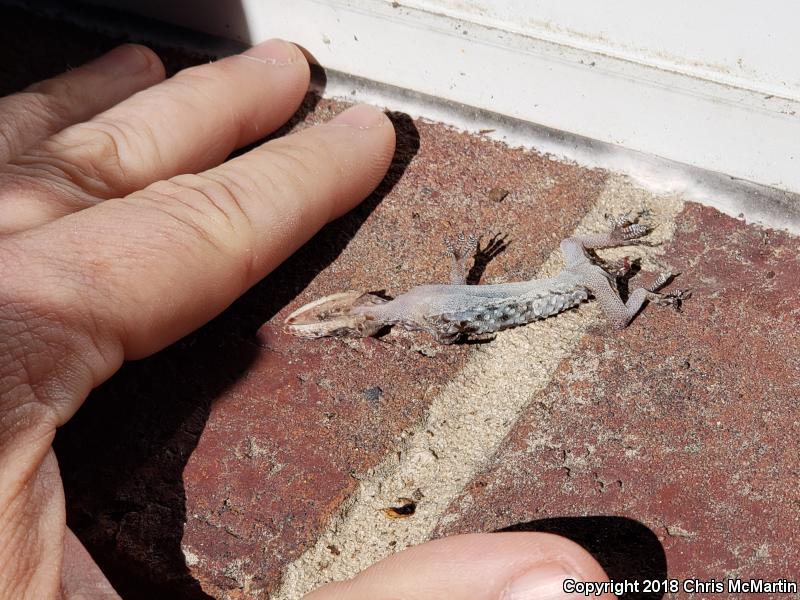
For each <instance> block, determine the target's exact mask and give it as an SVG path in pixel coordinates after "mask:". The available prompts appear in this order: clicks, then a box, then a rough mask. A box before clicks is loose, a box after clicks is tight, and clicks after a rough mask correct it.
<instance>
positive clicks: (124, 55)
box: [85, 44, 165, 84]
mask: <svg viewBox="0 0 800 600" xmlns="http://www.w3.org/2000/svg"><path fill="white" fill-rule="evenodd" d="M85 68H86V69H87V70H89V71H95V72H98V73H102V74H103V75H105V76H107V77H114V78H122V77H137V78H146V79H147V80H148V83H150V84H152V83H156V82H158V81H161V80H162V79H164V77H165V70H164V64H163V63H162V62H161V59H160V58H159V57H158V55H157V54H156V53H155V52H153V51H152V50H151V49H150V48H148V47H147V46H142V45H141V44H122V45H120V46H117V47H116V48H113V49H112V50H109V51H108V52H106V53H105V54H103V55H101V56H99V57H97V58H95V59H94V60H92V61H90V62H88V63H86V65H85Z"/></svg>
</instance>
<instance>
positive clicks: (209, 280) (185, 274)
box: [5, 106, 394, 418]
mask: <svg viewBox="0 0 800 600" xmlns="http://www.w3.org/2000/svg"><path fill="white" fill-rule="evenodd" d="M393 152H394V129H393V128H392V125H391V122H390V121H389V120H388V118H387V117H386V116H385V115H384V114H383V113H381V112H379V111H378V110H376V109H374V108H370V107H367V106H358V107H355V108H352V109H350V110H348V111H345V112H344V113H342V114H341V115H339V116H338V117H337V118H336V119H334V120H333V121H332V122H331V123H328V124H325V125H320V126H317V127H313V128H309V129H306V130H304V131H302V132H300V133H297V134H294V135H290V136H286V137H283V138H280V139H276V140H274V141H271V142H268V143H266V144H264V145H262V146H261V147H259V148H257V149H255V150H252V151H250V152H248V153H246V154H244V155H242V156H240V157H238V158H236V159H233V160H231V161H228V162H227V163H225V164H223V165H221V166H219V167H217V168H215V169H212V170H210V171H207V172H205V173H203V174H201V175H182V176H179V177H176V178H174V179H172V180H170V181H165V182H160V183H157V184H154V185H152V186H150V187H149V188H148V189H146V190H144V191H143V192H140V193H137V194H134V195H132V196H129V197H127V198H122V199H116V200H109V201H108V202H104V203H102V204H99V205H97V206H94V207H92V208H90V209H87V210H84V211H81V212H78V213H75V214H72V215H69V216H67V217H65V218H63V219H59V220H58V221H55V222H54V223H51V224H49V225H46V226H44V227H39V228H37V229H34V230H32V231H29V232H26V233H25V234H23V235H18V236H13V237H11V238H7V239H6V244H7V245H10V244H13V253H14V255H15V256H19V257H26V258H25V259H24V260H25V262H26V264H25V266H24V267H19V269H18V270H19V271H21V272H25V273H26V274H27V275H26V276H25V277H24V278H23V277H20V278H16V279H15V281H14V282H13V284H12V283H11V282H7V284H6V288H5V289H6V291H8V290H9V289H13V290H14V293H15V296H16V297H17V298H24V299H25V300H24V302H25V303H26V304H27V305H31V304H32V305H33V306H36V307H39V308H38V309H33V312H37V310H38V311H39V312H41V311H44V310H47V311H48V314H52V313H57V314H59V315H61V320H62V321H66V322H80V323H83V325H82V326H83V327H88V328H92V329H91V330H90V331H89V332H88V334H87V335H88V336H89V337H90V338H91V339H92V340H93V345H94V346H96V347H98V348H103V350H102V351H100V353H99V354H100V355H101V356H95V355H93V356H91V357H87V356H82V357H79V360H81V361H82V363H81V364H84V365H85V364H90V365H93V367H92V369H91V370H92V371H93V377H94V380H93V381H91V382H88V383H89V384H90V385H97V384H99V383H100V381H102V380H103V379H105V378H106V377H108V376H110V374H111V373H112V372H113V371H114V370H115V369H116V368H118V366H119V360H120V358H121V357H122V356H124V357H127V358H137V357H141V356H145V355H147V354H151V353H152V352H155V351H156V350H158V349H159V348H162V347H163V346H165V345H167V344H169V343H171V342H172V341H174V340H176V339H178V338H179V337H181V336H182V335H185V334H186V333H188V332H189V331H191V330H192V329H194V328H196V327H198V326H199V325H201V324H202V323H204V322H206V321H207V320H209V319H210V318H212V317H213V316H215V315H216V314H218V313H219V312H221V311H222V310H223V309H224V308H225V307H226V306H228V305H229V304H230V303H231V302H232V301H233V300H234V299H235V298H237V297H238V296H239V295H240V294H241V293H242V292H244V291H245V290H246V289H247V288H249V287H250V286H251V285H253V284H254V283H255V282H256V281H258V280H259V279H261V278H263V277H264V275H266V274H267V273H268V272H269V271H271V270H272V269H274V268H275V267H276V266H277V265H278V264H279V263H280V262H281V261H283V260H284V259H285V258H286V257H287V256H289V255H290V254H291V253H292V252H294V250H296V249H297V248H298V247H299V246H300V245H302V244H303V243H304V242H305V241H306V240H308V239H309V238H310V237H311V236H312V235H313V234H314V233H315V232H316V231H317V230H319V228H320V227H322V226H323V225H324V224H325V223H327V222H328V221H329V220H331V219H333V218H335V217H337V216H339V215H341V214H342V213H344V212H345V211H347V210H349V209H350V208H351V207H353V206H354V205H355V204H356V203H357V202H359V201H360V200H362V199H363V198H365V197H366V196H367V195H368V194H369V193H370V192H371V191H372V190H373V189H374V188H375V187H376V186H377V184H378V183H379V182H380V180H381V179H382V177H383V176H384V174H385V172H386V170H387V168H388V166H389V163H390V161H391V157H392V155H393ZM31 274H34V275H31ZM55 304H58V305H59V306H61V308H54V305H55ZM42 307H43V308H42ZM67 313H68V314H67ZM79 333H80V334H86V331H81V332H79ZM77 352H86V350H85V349H83V350H78V351H77ZM108 357H113V358H111V359H109V358H108ZM104 361H105V362H104ZM97 364H100V366H99V367H95V366H94V365H97ZM84 383H86V382H84ZM79 391H81V392H82V391H83V390H79ZM61 395H62V396H63V395H65V394H61ZM74 395H75V396H77V397H78V398H82V397H83V396H82V395H81V394H78V393H77V392H76V393H75V394H74ZM73 408H76V406H75V407H73ZM69 414H71V413H70V412H69V411H67V414H66V415H65V417H64V418H66V416H68V415H69Z"/></svg>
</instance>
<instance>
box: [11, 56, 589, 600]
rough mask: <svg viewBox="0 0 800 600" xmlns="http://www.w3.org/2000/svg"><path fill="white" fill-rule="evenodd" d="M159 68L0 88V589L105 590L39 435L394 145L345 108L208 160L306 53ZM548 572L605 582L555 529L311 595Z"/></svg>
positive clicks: (326, 211) (170, 337) (466, 540)
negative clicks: (71, 526) (173, 72)
mask: <svg viewBox="0 0 800 600" xmlns="http://www.w3.org/2000/svg"><path fill="white" fill-rule="evenodd" d="M163 78H164V70H163V67H162V65H161V63H160V61H159V60H158V58H157V57H156V56H155V55H154V54H153V53H152V52H151V51H149V50H147V49H146V48H143V47H141V46H132V45H128V46H122V47H120V48H118V49H116V50H114V51H112V52H111V53H109V54H107V55H105V56H104V57H101V59H99V60H97V61H94V62H93V63H90V64H88V65H86V66H84V67H81V68H78V69H75V70H73V71H71V72H69V73H67V74H65V75H62V76H60V77H57V78H55V79H53V80H50V81H47V82H44V83H42V84H37V85H36V86H33V88H31V89H30V90H28V91H26V92H24V93H22V94H18V95H15V96H10V97H7V98H3V99H0V270H2V282H3V284H2V287H0V570H1V571H2V577H0V596H2V597H14V598H20V597H33V598H50V597H55V596H58V595H59V594H61V595H63V596H65V597H75V596H79V595H82V596H83V597H109V596H113V590H112V589H111V587H110V585H109V584H108V582H107V581H106V580H105V578H104V577H103V576H102V574H101V573H100V571H99V569H97V567H96V565H94V563H93V561H92V560H91V558H90V557H89V555H88V554H87V553H86V551H85V550H84V549H83V547H82V546H81V545H80V542H79V541H78V540H77V539H76V538H75V537H74V535H72V534H71V533H70V532H69V531H68V530H67V528H66V524H65V509H64V497H63V489H62V486H61V480H60V476H59V472H58V465H57V463H56V459H55V456H54V454H53V451H52V448H51V443H52V440H53V437H54V435H55V431H56V428H57V427H59V426H60V425H62V424H64V423H65V422H66V421H67V420H68V419H69V418H70V417H71V416H72V415H73V414H74V412H75V411H76V410H77V409H78V407H79V406H80V405H81V403H82V402H83V400H84V399H85V398H86V396H87V394H88V393H89V391H90V390H91V389H92V388H94V387H95V386H97V385H99V384H100V383H101V382H103V381H104V380H106V379H107V378H108V377H110V376H111V375H112V374H113V373H114V371H116V370H117V369H118V368H119V366H120V365H121V363H122V361H124V360H126V359H132V358H140V357H143V356H147V355H148V354H152V353H153V352H156V351H157V350H159V349H160V348H163V347H164V346H166V345H167V344H169V343H171V342H172V341H174V340H176V339H178V338H180V337H181V336H183V335H185V334H186V333H188V332H189V331H191V330H192V329H194V328H196V327H198V326H199V325H201V324H202V323H204V322H206V321H208V320H209V319H211V318H212V317H213V316H214V315H216V314H218V313H219V312H220V311H222V310H223V309H224V308H225V307H226V306H228V305H229V304H230V303H231V302H233V301H234V300H235V299H236V297H237V296H239V295H240V294H241V293H242V292H244V291H245V290H246V289H248V288H249V287H250V286H252V285H253V284H254V283H255V282H257V281H258V280H260V279H261V278H262V277H264V275H266V274H267V273H268V272H269V271H271V270H272V269H274V268H275V267H276V266H277V265H278V264H280V262H281V261H282V260H284V259H285V258H286V257H287V256H289V255H290V254H291V253H292V252H293V251H294V250H295V249H297V248H298V247H299V246H300V245H302V244H303V243H304V242H305V241H306V240H308V239H309V238H310V237H311V236H312V235H313V234H314V233H315V232H316V231H317V230H318V229H319V228H320V227H322V226H323V225H324V224H325V223H327V222H328V221H330V220H331V219H333V218H335V217H337V216H339V215H341V214H342V213H344V212H346V211H347V210H349V209H350V208H351V207H352V206H354V205H355V204H356V203H357V202H359V201H360V200H362V199H363V198H364V197H366V196H367V195H368V194H369V193H370V191H372V190H373V189H374V188H375V186H376V185H377V184H378V183H379V182H380V180H381V178H382V177H383V175H384V174H385V172H386V170H387V168H388V166H389V163H390V161H391V158H392V155H393V151H394V131H393V128H392V126H391V123H390V122H389V121H388V119H387V118H386V117H385V116H384V115H383V114H381V113H380V112H378V111H377V110H375V109H372V108H369V107H364V106H359V107H355V108H353V109H350V110H348V111H345V112H344V113H342V114H341V115H339V116H338V117H337V118H335V119H334V120H333V121H331V122H330V123H328V124H325V125H320V126H317V127H313V128H310V129H307V130H305V131H303V132H300V133H297V134H293V135H290V136H286V137H284V138H280V139H276V140H273V141H270V142H268V143H266V144H263V145H261V146H259V147H258V148H256V149H254V150H251V151H250V152H248V153H246V154H243V155H242V156H239V157H237V158H234V159H231V160H229V161H227V162H224V163H223V162H222V161H223V160H224V159H225V158H226V157H227V156H228V155H229V154H230V152H231V151H232V150H234V149H235V148H238V147H241V146H244V145H246V144H248V143H251V142H253V141H255V140H257V139H259V138H262V137H264V136H265V135H266V134H268V133H269V132H271V131H274V130H275V129H277V128H278V127H279V126H280V125H281V124H283V123H284V122H285V121H286V120H287V119H288V118H289V117H290V116H291V115H292V113H293V112H294V111H295V110H296V109H297V107H298V106H299V104H300V102H301V101H302V99H303V97H304V94H305V92H306V90H307V86H308V79H309V70H308V64H307V63H306V61H305V59H304V58H303V55H302V54H301V53H300V51H299V50H298V49H297V48H296V47H295V46H293V45H291V44H287V43H285V42H280V41H270V42H266V43H264V44H261V45H259V46H257V47H255V48H253V49H251V50H249V51H248V52H246V53H245V54H244V55H240V56H233V57H229V58H226V59H223V60H220V61H218V62H216V63H213V64H209V65H202V66H199V67H194V68H192V69H187V70H185V71H183V72H181V73H180V74H178V75H177V76H175V77H174V78H172V79H170V80H168V81H162V80H163ZM137 92H138V93H137ZM537 569H538V571H537ZM566 572H572V573H574V574H575V577H576V578H579V579H601V578H603V577H604V575H603V573H602V570H601V569H600V567H599V566H598V565H597V564H596V563H595V562H594V561H593V560H592V559H591V558H590V557H589V556H588V554H586V553H585V552H584V551H583V550H581V549H580V548H578V547H577V546H575V545H574V544H572V543H570V542H568V541H566V540H563V539H562V538H557V537H555V536H548V535H545V534H502V535H486V536H461V537H455V538H451V539H448V540H440V541H437V542H433V543H430V544H425V545H423V546H420V547H418V548H415V549H412V550H410V551H407V552H405V553H401V554H398V555H396V556H394V557H392V558H390V559H387V560H386V561H383V562H382V563H379V564H378V565H376V566H375V567H373V568H372V569H370V570H368V571H366V572H365V573H364V574H362V575H361V576H359V577H357V578H355V579H354V580H352V581H351V582H347V583H341V584H334V585H332V586H326V587H325V588H322V589H320V590H318V591H317V592H315V593H314V594H312V595H311V598H314V600H333V599H334V598H344V597H347V598H370V599H372V598H381V597H388V596H391V595H393V596H397V595H398V593H399V592H398V590H407V591H404V592H403V593H402V594H400V595H402V596H403V597H419V598H436V597H447V598H453V599H455V600H458V599H459V598H465V599H466V598H469V599H470V600H481V599H483V598H499V597H500V594H501V593H502V590H504V589H506V588H507V587H508V582H509V581H510V580H511V579H514V578H517V577H518V576H520V575H522V574H525V573H534V575H531V576H530V577H529V578H528V582H529V584H530V583H531V582H533V583H534V584H535V583H536V582H538V583H539V584H542V585H545V582H546V581H547V582H549V583H546V585H549V586H550V587H551V588H552V587H553V585H555V584H554V583H553V582H554V581H556V579H557V578H558V577H559V576H561V575H559V573H566ZM535 573H538V575H536V574H535ZM548 573H549V574H550V575H549V578H548V577H545V575H547V574H548ZM554 573H555V575H554ZM564 576H566V575H564ZM534 587H535V586H534ZM533 589H534V588H530V589H529V591H530V590H533ZM491 594H493V595H491ZM507 597H508V598H527V597H536V598H544V597H549V596H545V595H544V593H543V591H542V588H541V585H540V587H539V590H538V591H537V592H536V593H535V594H534V595H530V594H529V595H527V596H525V595H519V596H513V595H512V596H507ZM552 597H561V596H558V595H556V596H552Z"/></svg>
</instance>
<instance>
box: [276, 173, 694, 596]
mask: <svg viewBox="0 0 800 600" xmlns="http://www.w3.org/2000/svg"><path fill="white" fill-rule="evenodd" d="M682 207H683V202H682V201H680V200H678V199H675V198H666V197H665V198H654V197H653V196H652V194H650V193H649V192H647V191H646V190H643V189H640V188H635V187H633V186H632V185H631V184H630V183H629V182H627V181H626V180H625V179H624V178H622V177H619V176H617V177H613V176H612V177H610V178H609V180H608V182H607V184H606V186H605V187H604V189H603V191H602V193H601V194H600V197H599V199H598V201H597V203H596V204H595V205H594V207H593V208H592V209H591V210H590V211H589V212H588V213H587V214H586V215H585V217H584V218H583V219H582V220H581V222H580V224H579V225H578V227H577V228H576V232H587V231H602V230H603V229H604V228H605V227H607V226H608V225H607V223H606V221H605V215H607V214H624V213H626V212H627V211H629V210H631V209H634V210H636V209H639V210H642V209H644V210H646V211H647V212H649V213H650V214H651V220H652V222H653V223H654V224H656V223H657V224H658V225H659V227H657V228H656V230H655V232H654V235H653V238H654V239H655V240H657V241H661V242H666V241H668V240H669V239H670V238H671V237H672V232H673V231H674V227H675V217H676V216H677V214H678V213H679V212H680V210H681V209H682ZM660 253H661V250H660V248H658V247H656V248H646V247H637V248H623V249H618V250H617V251H616V252H615V251H605V252H604V255H606V256H609V257H613V256H614V255H615V254H616V255H617V256H621V255H624V254H636V255H640V256H642V258H643V266H644V268H645V270H659V269H661V270H663V269H664V267H663V265H661V264H660V262H659V255H660ZM561 264H562V260H561V254H560V252H559V251H558V250H555V251H554V252H553V253H552V254H551V255H550V257H549V258H548V259H547V260H546V261H545V263H544V264H543V265H542V266H541V268H540V269H539V271H538V273H537V277H544V276H549V275H552V274H554V273H555V272H557V271H558V270H559V269H560V267H561ZM651 310H657V309H656V308H655V307H652V308H651ZM599 323H602V317H601V316H600V313H599V311H598V310H597V309H596V308H592V305H591V304H589V305H585V306H582V307H581V308H580V309H579V310H577V311H572V312H567V313H563V314H561V315H559V316H558V317H556V318H552V319H546V320H544V321H540V322H538V323H535V324H531V325H528V326H524V327H519V328H516V329H512V330H508V331H505V332H502V333H500V334H499V335H498V336H497V338H496V339H495V340H494V341H492V343H491V344H488V345H487V346H481V347H479V348H478V349H476V350H475V351H474V352H473V354H472V355H471V356H470V358H469V359H468V360H467V363H466V365H465V366H464V367H463V369H462V370H461V371H460V372H459V373H458V374H457V375H456V376H455V377H454V378H453V380H452V381H451V382H450V383H448V384H447V385H446V386H445V388H444V390H443V391H442V392H441V393H440V394H439V395H438V396H437V397H436V398H434V399H433V401H432V402H431V405H430V407H429V409H428V413H427V415H426V417H425V418H424V419H423V420H422V421H421V422H420V423H419V425H418V426H416V427H415V428H413V429H412V430H411V431H410V432H408V433H407V434H406V435H405V437H404V439H403V441H402V442H401V444H400V447H399V448H395V449H393V450H392V451H390V452H388V453H387V454H386V456H385V457H384V458H383V459H382V460H381V462H380V463H378V464H377V465H376V466H375V467H374V468H372V469H370V470H369V471H368V472H367V473H366V475H365V477H364V478H363V479H362V480H361V481H360V483H359V485H358V487H357V489H356V490H355V492H354V493H353V494H352V496H351V497H350V498H349V499H348V501H346V502H345V503H343V505H342V506H340V509H339V511H338V513H337V514H335V515H334V516H333V517H332V518H331V520H330V522H329V523H328V526H327V527H326V528H325V530H324V531H323V532H322V533H321V534H320V535H319V537H318V538H317V540H316V542H315V543H314V545H313V546H312V547H310V548H309V549H308V550H307V551H306V552H304V553H303V554H302V555H301V556H299V557H298V558H297V559H296V560H295V561H294V562H292V563H291V564H289V565H288V566H287V567H286V569H285V570H284V573H283V580H282V582H281V585H280V588H279V589H278V590H277V591H276V592H275V593H274V594H273V595H272V596H271V597H272V598H274V599H275V600H295V599H298V598H301V597H302V596H303V595H305V594H306V593H308V592H310V591H312V590H313V589H315V588H316V587H318V586H319V585H322V584H323V583H326V582H328V581H333V580H342V579H346V578H349V577H352V576H353V575H355V574H356V573H358V572H359V571H361V570H363V569H364V568H366V567H367V566H369V565H370V564H373V563H374V562H377V561H378V560H380V559H382V558H384V557H386V556H388V555H389V554H391V553H393V552H395V551H399V550H402V549H403V548H406V547H408V546H411V545H415V544H418V543H421V542H424V541H426V540H428V539H429V538H430V536H431V534H432V533H433V531H434V529H435V528H436V526H437V525H438V524H439V523H440V521H441V518H442V516H443V515H444V514H445V511H446V510H447V509H448V507H449V506H450V505H451V503H452V502H453V501H454V500H455V499H456V498H458V497H459V496H460V495H461V494H462V492H463V491H464V488H465V486H466V485H467V484H468V483H469V482H470V481H471V480H472V479H473V478H474V477H475V476H476V475H478V474H479V473H480V472H481V471H482V470H483V469H484V468H485V467H486V466H487V465H488V464H489V462H490V460H491V458H492V456H494V454H495V453H496V451H497V450H498V448H499V447H500V445H501V444H502V442H503V440H504V439H505V438H506V436H507V435H508V433H509V432H510V431H512V430H513V428H514V426H515V424H516V422H517V420H518V418H519V417H520V415H522V414H523V412H524V410H525V407H526V406H527V405H528V404H529V402H530V401H531V400H532V399H533V398H534V397H535V396H536V395H537V393H538V392H540V391H542V390H544V389H545V387H546V386H547V385H548V383H549V382H550V381H551V379H552V377H553V375H554V373H555V371H556V369H557V368H558V366H559V364H560V363H561V361H562V360H563V359H565V358H567V357H568V356H569V355H570V354H571V353H572V352H573V350H574V349H575V347H576V346H577V344H578V342H579V341H580V339H581V338H582V337H583V335H584V334H585V333H586V332H587V331H588V329H589V328H590V327H594V326H597V325H598V324H599ZM600 326H602V325H600ZM634 326H635V323H634ZM612 335H613V334H612ZM418 492H421V493H422V496H421V497H420V501H419V502H418V505H417V510H416V512H415V514H414V515H413V516H412V517H410V518H406V519H390V518H388V517H387V516H386V514H385V513H384V512H383V511H382V508H385V507H388V506H393V505H396V504H397V503H398V499H399V498H403V497H413V496H414V495H415V493H416V494H417V495H418V496H419V494H418ZM331 548H335V551H332V550H331Z"/></svg>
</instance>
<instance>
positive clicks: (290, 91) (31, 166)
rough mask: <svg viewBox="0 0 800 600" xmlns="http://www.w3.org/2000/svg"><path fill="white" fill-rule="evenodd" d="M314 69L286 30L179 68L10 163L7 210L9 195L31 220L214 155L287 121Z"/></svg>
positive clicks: (199, 166)
mask: <svg viewBox="0 0 800 600" xmlns="http://www.w3.org/2000/svg"><path fill="white" fill-rule="evenodd" d="M309 77H310V75H309V67H308V63H307V62H306V60H305V58H304V56H303V54H302V53H301V52H300V50H299V49H298V48H297V47H296V46H294V45H293V44H289V43H288V42H284V41H281V40H271V41H269V42H265V43H263V44H261V45H259V46H256V47H254V48H251V49H250V50H248V51H247V52H245V53H244V54H241V55H236V56H229V57H227V58H225V59H222V60H220V61H217V62H215V63H212V64H206V65H202V66H198V67H192V68H189V69H186V70H184V71H181V72H180V73H178V74H177V75H176V76H175V77H173V78H171V79H168V80H167V81H164V82H162V83H161V84H159V85H156V86H153V87H151V88H149V89H148V90H145V91H143V92H141V93H139V94H136V95H135V96H133V97H131V98H129V99H128V100H126V101H124V102H122V103H120V104H119V105H117V106H115V107H113V108H111V109H109V110H107V111H105V112H103V113H100V114H99V115H97V116H96V117H94V118H93V119H91V120H90V121H88V122H86V123H80V124H78V125H73V126H72V127H68V128H67V129H64V130H63V131H60V132H59V133H57V134H55V135H54V136H52V137H50V138H48V139H46V140H44V141H43V142H42V143H41V144H39V145H37V146H36V147H34V148H32V149H31V150H29V151H28V152H25V153H23V154H22V155H20V156H18V157H17V158H16V159H15V160H14V161H13V162H12V164H10V165H9V166H8V168H7V169H6V171H7V176H6V177H5V181H6V182H8V181H9V179H11V181H12V183H13V185H5V186H4V185H3V183H2V180H0V214H2V213H3V210H2V208H3V206H4V205H7V206H9V207H10V208H11V209H13V210H12V211H11V212H12V214H13V212H14V211H16V215H17V222H22V221H21V218H20V217H24V226H25V227H31V226H33V225H36V224H40V223H42V222H46V221H49V220H52V219H54V218H58V217H59V216H62V215H63V214H65V213H66V212H73V211H75V210H78V209H80V208H84V207H86V206H87V205H91V204H94V203H96V202H97V201H98V200H104V199H108V198H115V197H120V196H125V195H128V194H130V193H132V192H134V191H136V190H140V189H142V188H143V187H146V186H147V185H149V184H151V183H153V182H154V181H159V180H162V179H167V178H169V177H172V176H174V175H177V174H179V173H194V172H196V171H201V170H204V169H207V168H209V167H212V166H214V165H217V164H219V163H220V162H221V161H222V160H224V159H225V158H226V157H227V156H228V155H229V154H230V152H231V151H232V150H233V149H235V148H238V147H240V146H243V145H245V144H247V143H250V142H253V141H255V140H257V139H259V138H261V137H264V136H265V135H267V134H268V133H270V132H272V131H274V130H275V129H277V128H278V127H279V126H281V125H282V124H283V123H285V122H286V121H287V120H288V119H289V117H290V116H291V115H292V114H293V113H294V112H295V110H297V107H298V106H299V105H300V102H301V101H302V100H303V98H304V96H305V93H306V91H307V89H308V82H309ZM23 188H24V189H23ZM20 189H23V191H24V192H25V204H24V206H20V200H19V197H20V194H19V192H20ZM23 211H24V212H25V214H21V213H22V212H23ZM31 213H33V214H31ZM1 226H2V224H0V227H1ZM5 226H6V228H9V227H10V226H9V225H7V224H6V225H5Z"/></svg>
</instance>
